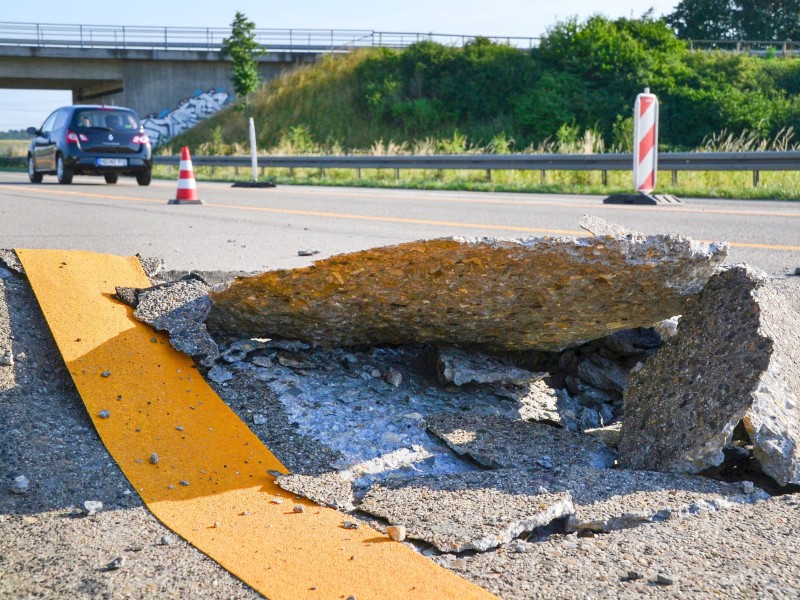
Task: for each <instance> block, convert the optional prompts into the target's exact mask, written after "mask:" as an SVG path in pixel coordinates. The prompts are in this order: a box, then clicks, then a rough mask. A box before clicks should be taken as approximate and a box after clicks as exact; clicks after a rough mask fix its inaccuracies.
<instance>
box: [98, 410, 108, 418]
mask: <svg viewBox="0 0 800 600" xmlns="http://www.w3.org/2000/svg"><path fill="white" fill-rule="evenodd" d="M97 416H98V417H100V418H101V419H107V418H108V417H110V416H111V413H110V412H109V411H107V410H101V411H100V412H99V413H97Z"/></svg>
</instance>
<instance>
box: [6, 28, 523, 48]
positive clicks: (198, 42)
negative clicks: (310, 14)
mask: <svg viewBox="0 0 800 600" xmlns="http://www.w3.org/2000/svg"><path fill="white" fill-rule="evenodd" d="M253 33H254V35H255V39H256V41H257V42H258V44H259V45H260V46H261V47H262V49H264V50H268V51H273V52H281V51H285V52H334V51H337V50H339V51H345V50H350V49H354V48H364V47H373V46H380V47H390V48H404V47H406V46H410V45H411V44H414V43H417V42H420V41H425V40H430V41H434V42H438V43H441V44H445V45H450V46H464V45H465V44H467V43H468V42H470V41H472V40H474V39H476V37H477V36H472V35H452V34H435V33H408V32H387V31H372V30H362V29H256V30H254V31H253ZM230 34H231V30H230V28H226V27H217V28H214V27H143V26H127V25H56V24H44V23H7V22H0V45H6V46H8V45H11V46H37V47H48V46H49V47H62V48H63V47H66V48H90V49H91V48H113V49H131V50H134V49H146V50H195V51H198V50H200V51H210V52H219V51H220V50H221V49H222V44H223V41H224V39H225V38H226V37H228V36H230ZM489 39H491V40H492V41H495V42H499V43H503V44H508V45H510V46H514V47H519V48H533V47H534V46H537V45H538V43H539V38H536V37H513V36H506V37H489Z"/></svg>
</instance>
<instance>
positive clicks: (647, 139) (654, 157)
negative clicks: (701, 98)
mask: <svg viewBox="0 0 800 600" xmlns="http://www.w3.org/2000/svg"><path fill="white" fill-rule="evenodd" d="M657 171H658V98H656V96H655V94H651V93H650V89H649V88H645V90H644V93H643V94H639V95H638V96H636V104H635V105H634V111H633V185H634V188H636V191H637V192H640V193H642V194H649V193H650V192H652V191H653V189H655V187H656V173H657Z"/></svg>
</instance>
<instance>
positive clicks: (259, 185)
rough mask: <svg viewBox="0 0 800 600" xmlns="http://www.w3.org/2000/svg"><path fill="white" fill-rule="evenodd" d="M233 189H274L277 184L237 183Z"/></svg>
mask: <svg viewBox="0 0 800 600" xmlns="http://www.w3.org/2000/svg"><path fill="white" fill-rule="evenodd" d="M231 187H246V188H274V187H275V183H273V182H272V181H237V182H236V183H234V184H233V185H232V186H231Z"/></svg>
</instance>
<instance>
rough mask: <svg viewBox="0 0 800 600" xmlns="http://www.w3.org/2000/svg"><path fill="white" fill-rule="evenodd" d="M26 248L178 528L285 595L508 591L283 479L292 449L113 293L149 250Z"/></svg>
mask: <svg viewBox="0 0 800 600" xmlns="http://www.w3.org/2000/svg"><path fill="white" fill-rule="evenodd" d="M17 254H18V255H19V257H20V260H21V261H22V264H23V266H24V267H25V271H26V273H27V275H28V278H29V280H30V282H31V285H32V287H33V290H34V292H35V294H36V297H37V299H38V301H39V304H40V306H41V307H42V310H43V312H44V314H45V317H46V319H47V322H48V325H49V326H50V329H51V331H52V332H53V336H54V338H55V340H56V343H57V345H58V348H59V350H60V352H61V354H62V356H63V358H64V361H65V362H66V365H67V368H68V370H69V372H70V374H71V375H72V378H73V380H74V381H75V385H76V386H77V388H78V391H79V392H80V394H81V397H82V398H83V401H84V403H85V405H86V409H87V410H88V411H89V414H90V415H91V418H92V421H93V422H94V425H95V427H96V428H97V431H98V433H99V434H100V437H101V439H102V440H103V443H104V444H105V446H106V448H107V449H108V451H109V453H110V454H111V456H112V457H113V458H114V460H115V461H116V462H117V464H118V465H119V466H120V468H121V469H122V471H123V473H124V474H125V476H126V477H127V478H128V480H129V481H130V483H131V485H132V486H133V487H134V488H135V489H136V491H137V492H138V493H139V495H140V496H141V497H142V500H143V501H144V502H145V503H146V504H147V507H148V508H149V509H150V510H151V511H152V512H153V514H154V515H155V516H156V517H157V518H158V519H159V520H161V521H162V522H163V523H164V524H165V525H166V526H167V527H169V528H170V529H172V530H173V531H175V532H176V533H177V534H179V535H180V536H181V537H183V538H185V539H186V540H188V541H189V542H190V543H191V544H193V545H194V546H196V547H197V548H198V549H200V550H201V551H202V552H204V553H205V554H207V555H208V556H210V557H211V558H212V559H214V560H215V561H217V562H218V563H219V564H220V565H222V566H223V567H224V568H226V569H228V570H229V571H230V572H231V573H233V574H234V575H236V576H237V577H239V578H241V579H242V580H243V581H244V582H246V583H247V584H248V585H250V586H251V587H253V588H254V589H256V590H257V591H259V592H260V593H262V594H264V595H265V596H267V597H268V598H271V599H272V600H281V599H286V600H295V599H306V598H308V599H311V598H313V599H322V598H326V599H327V598H347V597H348V596H351V595H352V596H355V597H357V598H359V600H364V599H367V598H375V599H391V598H397V599H401V598H409V599H411V598H414V599H418V598H430V599H439V598H453V599H462V598H481V599H482V598H495V596H493V595H492V594H490V593H489V592H487V591H485V590H483V589H481V588H479V587H477V586H475V585H473V584H471V583H469V582H467V581H466V580H464V579H462V578H460V577H459V576H457V575H456V574H454V573H452V572H450V571H448V570H447V569H444V568H442V567H439V566H438V565H436V564H435V563H433V562H432V561H430V560H428V559H427V558H425V557H423V556H421V555H419V554H417V553H416V552H414V551H413V550H411V549H409V548H408V547H406V546H405V545H403V544H399V543H396V542H392V541H390V540H389V539H388V538H387V537H386V536H385V535H383V534H381V533H380V532H378V531H376V530H374V529H371V528H369V527H366V526H362V527H361V528H359V529H356V530H351V529H344V528H343V527H342V522H343V517H344V515H343V514H341V513H339V512H337V511H335V510H332V509H327V508H321V507H319V506H317V505H315V504H312V503H310V502H308V501H305V500H297V499H295V498H294V497H293V496H292V495H291V494H289V493H287V492H285V491H283V490H281V489H280V488H278V487H277V486H276V485H275V483H274V478H273V477H272V475H270V474H269V473H268V471H269V470H278V471H285V469H284V468H283V466H282V465H281V463H280V462H279V461H278V459H277V458H276V457H275V456H273V455H272V453H271V452H270V451H269V450H268V449H267V448H266V447H265V446H264V445H263V444H262V443H261V441H260V440H259V439H258V438H257V437H256V436H255V435H254V434H253V433H252V432H251V431H250V430H249V429H248V428H247V426H246V425H245V424H244V423H243V422H242V421H241V420H240V419H239V418H238V417H237V415H236V414H235V413H234V412H233V411H232V410H231V409H230V408H228V406H227V405H226V404H225V403H224V402H223V401H222V400H221V399H220V398H219V397H218V396H217V395H216V393H215V392H214V391H213V390H212V389H211V387H209V386H208V384H207V383H206V382H205V381H204V379H203V378H202V377H201V376H200V375H199V374H198V373H197V371H196V369H195V367H194V365H193V363H192V361H191V360H190V359H189V358H188V357H187V356H185V355H183V354H181V353H179V352H177V351H175V350H174V349H172V348H171V346H169V344H168V340H167V338H166V336H164V335H162V334H161V333H157V332H155V331H153V330H152V329H151V328H150V327H148V326H146V325H144V324H142V323H139V322H138V321H135V320H134V319H133V318H132V316H131V312H132V311H131V309H130V308H129V307H127V306H125V305H123V304H122V303H120V302H117V301H115V300H114V299H113V298H112V297H111V296H112V294H113V293H114V291H115V287H116V286H130V287H147V286H149V282H148V280H147V277H146V276H145V275H144V273H143V271H142V269H141V267H140V266H139V263H138V261H137V260H136V258H133V257H119V256H111V255H103V254H95V253H90V252H82V251H67V250H17ZM102 411H108V415H107V417H106V418H103V417H102V416H101V414H102ZM154 453H155V454H156V455H157V456H158V462H157V463H156V464H153V463H152V462H151V460H150V458H151V456H152V455H153V454H154ZM279 496H280V497H282V498H283V500H284V501H283V502H282V503H280V504H277V503H274V502H272V501H273V500H274V499H275V498H278V497H279ZM297 504H301V505H303V507H304V509H305V510H304V511H303V512H301V513H295V512H294V511H293V508H294V506H295V505H297Z"/></svg>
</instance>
